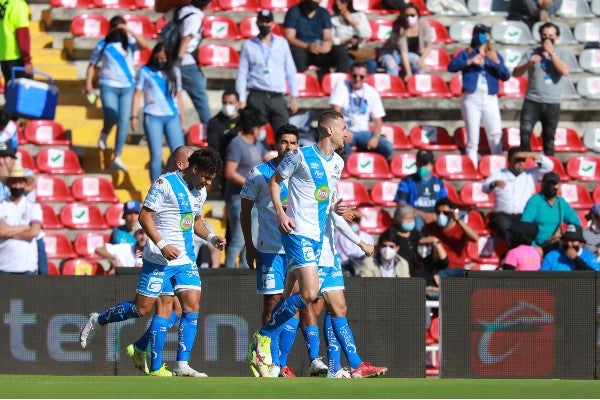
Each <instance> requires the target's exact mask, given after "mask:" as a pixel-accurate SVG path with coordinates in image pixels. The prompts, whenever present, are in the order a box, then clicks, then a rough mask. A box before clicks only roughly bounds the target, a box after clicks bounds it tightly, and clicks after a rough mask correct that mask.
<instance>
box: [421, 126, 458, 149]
mask: <svg viewBox="0 0 600 400" xmlns="http://www.w3.org/2000/svg"><path fill="white" fill-rule="evenodd" d="M409 138H410V142H411V143H412V144H413V146H414V147H415V148H417V149H425V150H437V151H454V150H458V146H457V145H456V143H454V140H452V138H451V137H450V134H448V131H447V130H446V128H444V127H441V126H434V125H415V126H414V127H412V129H411V130H410V133H409Z"/></svg>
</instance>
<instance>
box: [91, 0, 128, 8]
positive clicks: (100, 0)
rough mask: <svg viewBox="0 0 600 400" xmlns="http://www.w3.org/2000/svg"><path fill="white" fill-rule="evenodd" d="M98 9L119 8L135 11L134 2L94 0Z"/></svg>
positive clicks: (126, 0)
mask: <svg viewBox="0 0 600 400" xmlns="http://www.w3.org/2000/svg"><path fill="white" fill-rule="evenodd" d="M94 5H95V6H96V8H119V9H127V10H135V1H134V0H94Z"/></svg>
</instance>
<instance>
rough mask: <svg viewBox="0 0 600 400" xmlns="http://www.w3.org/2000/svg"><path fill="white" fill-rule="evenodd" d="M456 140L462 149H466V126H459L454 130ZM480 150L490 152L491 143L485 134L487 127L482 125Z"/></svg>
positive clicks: (480, 129)
mask: <svg viewBox="0 0 600 400" xmlns="http://www.w3.org/2000/svg"><path fill="white" fill-rule="evenodd" d="M452 137H453V138H454V142H455V143H456V145H457V146H458V148H459V149H460V150H464V149H465V148H466V146H467V130H466V128H465V127H464V126H459V127H458V128H456V129H455V130H454V134H453V135H452ZM479 151H480V152H488V153H489V152H490V145H489V143H488V140H487V135H486V134H485V128H484V127H483V126H482V127H480V128H479Z"/></svg>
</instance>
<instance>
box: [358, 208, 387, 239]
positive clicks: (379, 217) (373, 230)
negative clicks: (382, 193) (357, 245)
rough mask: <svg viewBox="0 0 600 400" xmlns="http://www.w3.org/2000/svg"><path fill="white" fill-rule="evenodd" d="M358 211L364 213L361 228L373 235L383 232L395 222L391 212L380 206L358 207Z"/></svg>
mask: <svg viewBox="0 0 600 400" xmlns="http://www.w3.org/2000/svg"><path fill="white" fill-rule="evenodd" d="M357 211H359V212H360V213H361V214H362V218H361V220H360V224H359V226H360V229H361V230H362V231H364V232H367V233H370V234H372V235H378V234H380V233H382V232H383V231H385V230H386V229H387V228H389V227H390V226H391V225H392V223H393V220H392V217H391V216H390V213H388V212H387V211H386V210H384V209H381V208H379V207H358V208H357Z"/></svg>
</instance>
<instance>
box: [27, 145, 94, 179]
mask: <svg viewBox="0 0 600 400" xmlns="http://www.w3.org/2000/svg"><path fill="white" fill-rule="evenodd" d="M36 165H37V168H38V169H39V170H40V172H43V173H46V174H83V173H85V171H84V170H83V168H81V164H80V163H79V157H77V154H75V152H74V151H73V150H70V149H67V150H61V149H47V148H45V149H41V150H40V151H39V153H38V155H37V157H36Z"/></svg>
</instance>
